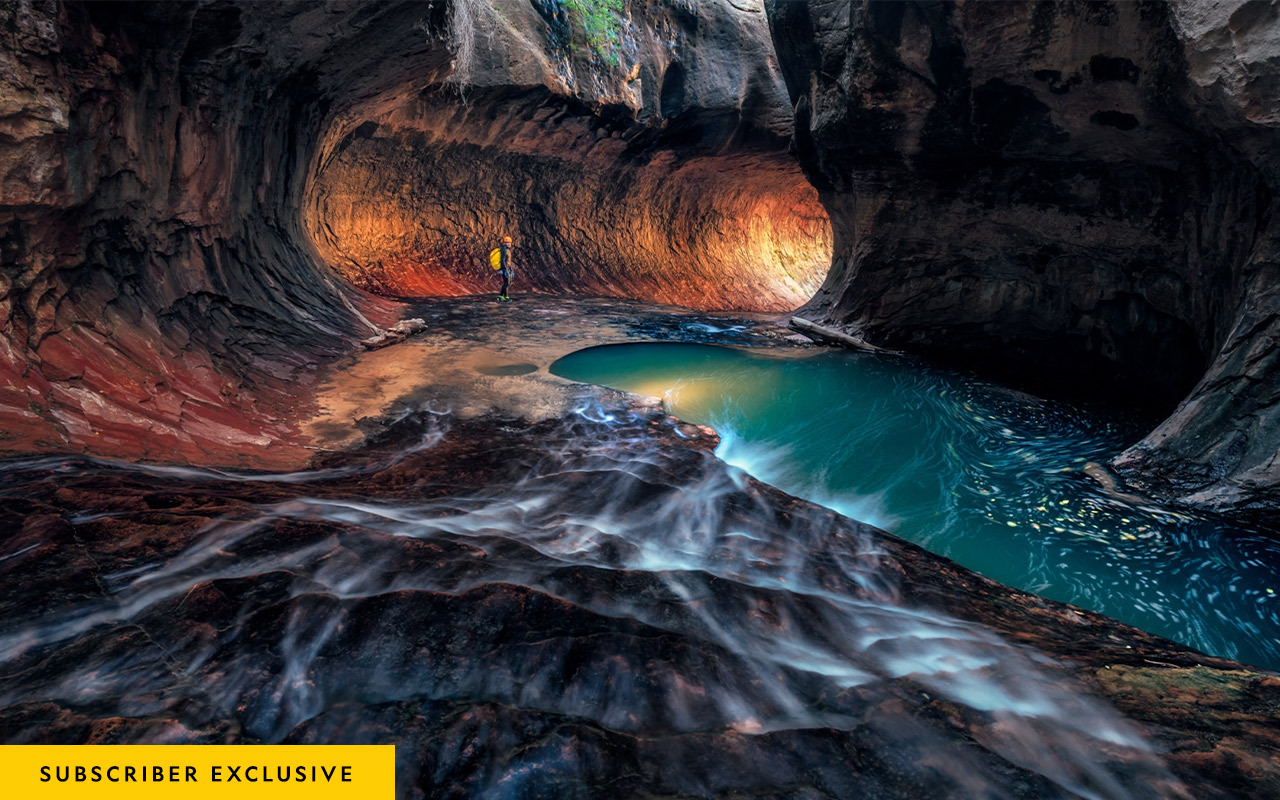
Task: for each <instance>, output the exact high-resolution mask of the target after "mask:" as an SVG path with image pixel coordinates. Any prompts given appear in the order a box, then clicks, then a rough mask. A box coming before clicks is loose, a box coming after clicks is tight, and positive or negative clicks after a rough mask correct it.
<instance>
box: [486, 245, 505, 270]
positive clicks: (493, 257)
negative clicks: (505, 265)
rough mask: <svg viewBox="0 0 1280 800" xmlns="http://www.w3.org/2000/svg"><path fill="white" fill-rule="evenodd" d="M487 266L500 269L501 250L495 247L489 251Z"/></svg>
mask: <svg viewBox="0 0 1280 800" xmlns="http://www.w3.org/2000/svg"><path fill="white" fill-rule="evenodd" d="M489 266H491V267H493V268H494V269H502V248H501V247H495V248H493V249H492V250H490V251H489Z"/></svg>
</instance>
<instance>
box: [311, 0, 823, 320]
mask: <svg viewBox="0 0 1280 800" xmlns="http://www.w3.org/2000/svg"><path fill="white" fill-rule="evenodd" d="M590 5H592V4H579V6H581V7H587V6H590ZM596 5H602V6H604V7H606V10H607V7H608V5H609V4H607V3H603V4H596ZM617 6H618V10H622V9H623V6H622V4H621V3H619V4H617ZM455 8H456V14H455V16H457V17H461V16H463V15H464V13H467V12H465V9H468V8H470V12H469V14H470V16H468V17H466V21H465V23H464V22H462V21H461V20H454V25H455V28H457V29H455V30H454V31H453V36H454V37H459V36H462V35H464V33H465V35H468V36H470V37H471V38H472V39H474V42H473V43H472V44H471V45H470V46H469V47H456V48H455V49H457V50H459V51H469V52H470V53H471V54H472V55H471V62H470V63H466V64H459V65H456V69H457V72H458V73H461V74H463V75H465V77H466V80H467V84H466V85H465V86H459V85H458V84H457V83H456V80H457V78H456V76H452V77H451V79H450V81H449V82H447V83H446V84H444V85H440V86H434V87H431V88H429V89H427V90H425V91H421V92H415V93H410V94H405V95H403V96H384V97H379V98H374V99H372V100H371V101H370V102H369V103H368V104H366V105H365V106H362V107H358V108H355V109H352V111H351V112H349V113H347V114H346V115H345V116H344V117H343V118H342V120H340V122H339V123H338V124H335V125H334V126H333V128H332V130H331V133H330V136H329V137H327V139H326V143H325V145H324V156H323V157H322V159H321V161H320V164H319V167H318V172H317V177H316V180H315V182H314V184H313V186H312V187H311V189H310V190H309V191H308V195H307V199H308V202H307V204H306V206H305V215H304V216H305V220H306V224H307V228H308V230H309V231H310V233H311V237H312V240H313V242H314V243H315V246H316V248H317V251H318V252H319V253H320V254H321V255H322V256H323V257H324V258H325V260H326V261H327V262H328V263H329V264H331V265H332V266H333V267H334V269H336V270H338V271H339V272H341V273H342V274H344V275H345V276H347V277H348V278H349V279H350V280H351V281H352V282H354V283H355V284H356V285H358V286H361V287H362V288H365V289H369V290H371V291H374V292H378V293H381V294H387V295H392V296H405V295H408V296H423V295H440V294H444V295H452V294H471V293H476V292H490V291H493V290H494V289H495V288H496V286H497V283H496V281H495V278H494V276H493V273H492V270H491V269H490V268H489V265H488V263H487V257H486V256H487V254H488V251H489V249H490V248H491V247H493V246H495V244H496V241H497V240H498V238H499V237H501V236H502V235H504V234H510V235H512V236H513V237H514V238H515V240H516V251H515V256H516V263H517V265H518V266H519V267H520V270H519V275H518V279H517V280H518V286H519V290H520V291H529V290H533V291H540V292H551V293H570V294H575V295H582V294H591V295H606V296H615V297H634V298H643V299H647V300H655V301H658V302H664V303H671V304H676V305H682V306H691V307H695V308H702V309H753V310H774V311H786V310H790V309H793V308H795V307H797V306H798V305H800V304H801V303H803V302H804V301H805V300H807V299H808V298H809V297H810V296H812V294H813V292H814V291H815V290H816V289H817V287H818V285H819V284H820V282H821V280H822V276H823V275H824V274H825V272H826V269H827V267H828V266H829V264H830V258H831V241H830V228H829V225H828V223H827V220H826V213H825V211H824V210H823V208H822V206H821V205H820V204H819V202H818V197H817V193H816V191H814V189H813V188H812V186H810V184H809V182H808V181H807V180H806V179H805V176H804V174H803V173H802V172H801V170H800V169H799V167H798V165H797V164H796V162H795V159H794V158H793V157H791V155H790V154H789V153H788V152H787V142H788V139H789V138H790V135H791V115H790V110H789V103H788V100H787V96H786V90H785V87H784V86H783V84H782V81H781V78H780V76H779V74H778V71H777V66H776V63H775V60H774V57H773V53H772V44H771V42H770V39H769V31H768V27H767V24H766V19H765V15H764V13H763V10H762V7H761V6H760V4H759V3H739V4H737V5H735V4H731V3H727V2H722V3H706V4H701V5H699V6H697V7H696V8H695V7H693V6H692V5H690V4H684V3H631V4H629V5H628V6H627V7H626V8H627V9H629V13H628V14H626V15H625V16H622V17H619V18H616V19H611V20H610V22H609V23H608V25H605V26H604V27H603V29H602V30H601V31H600V32H597V34H596V36H597V37H598V41H596V42H595V44H593V42H592V41H591V40H590V39H589V38H588V34H589V33H590V32H591V28H590V26H589V25H588V24H586V23H585V21H584V20H583V19H582V18H581V13H582V12H581V11H579V10H578V7H575V6H570V5H565V4H559V3H549V2H543V3H514V2H513V3H495V4H493V5H492V6H490V5H489V4H487V3H478V4H466V3H461V4H459V5H458V6H456V7H455ZM464 24H465V25H466V26H469V27H467V28H466V29H465V31H464V30H463V29H461V27H460V26H462V25H464Z"/></svg>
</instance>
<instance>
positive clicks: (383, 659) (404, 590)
mask: <svg viewBox="0 0 1280 800" xmlns="http://www.w3.org/2000/svg"><path fill="white" fill-rule="evenodd" d="M690 435H693V436H695V437H696V435H697V434H696V432H692V431H690V430H688V429H687V426H682V425H677V424H675V423H674V422H673V421H672V420H670V418H667V417H665V416H663V415H662V414H660V413H656V412H652V411H637V410H628V409H622V410H614V409H611V408H609V407H607V406H603V405H599V404H598V403H595V402H584V404H583V405H582V406H581V407H580V408H579V409H578V410H577V411H576V412H575V413H573V414H571V415H569V416H568V417H566V418H564V419H562V420H560V421H556V422H553V423H546V424H543V425H542V426H537V425H535V426H529V425H526V424H520V423H506V422H502V421H497V420H482V421H472V422H459V421H455V420H452V419H451V418H450V417H449V416H448V415H441V414H432V413H422V414H416V415H412V416H410V417H408V418H406V419H405V420H404V421H402V424H401V425H400V426H399V427H397V428H396V429H395V436H393V437H390V438H389V439H388V440H387V441H384V442H383V444H382V445H381V446H379V447H374V448H372V449H371V450H370V451H368V452H365V453H363V454H361V455H359V456H356V457H348V458H349V459H350V460H349V461H348V462H347V463H344V464H329V465H325V466H324V467H322V468H320V469H318V470H316V471H313V472H308V473H291V474H274V475H271V474H264V475H249V474H238V473H229V472H225V471H213V470H199V469H193V468H166V467H156V466H134V465H127V464H123V463H109V462H100V461H89V460H83V459H71V458H67V459H38V460H24V461H16V462H10V463H9V464H7V465H6V466H5V469H4V473H3V476H2V477H0V496H4V497H6V498H17V497H23V498H28V499H27V500H26V501H25V502H27V503H30V504H33V505H40V506H41V508H33V509H32V510H31V513H30V516H31V517H32V518H34V519H36V520H43V521H44V522H43V523H40V524H34V525H33V526H30V530H29V532H28V534H27V536H26V538H23V539H21V540H20V541H19V542H18V543H17V544H19V545H21V548H20V549H17V550H15V551H14V552H9V553H5V554H3V557H4V559H5V560H4V561H0V568H4V570H5V571H6V572H7V573H8V574H9V575H13V574H14V571H15V570H27V571H41V570H50V571H52V572H51V573H50V574H52V575H57V576H59V577H60V579H59V580H57V581H52V582H50V583H49V584H48V585H44V586H43V588H42V590H41V591H39V592H33V593H30V594H24V596H23V597H12V598H9V599H8V600H7V601H6V602H5V605H4V611H5V613H4V615H3V619H4V622H3V623H2V626H0V630H2V632H0V653H3V656H2V657H0V672H2V673H3V674H2V678H3V680H0V686H3V697H0V706H4V707H5V708H4V709H3V711H0V720H3V727H4V730H5V731H6V736H7V738H8V739H9V740H10V741H24V740H26V739H27V737H30V736H36V735H39V736H43V737H49V736H53V737H54V738H56V735H57V734H56V730H58V729H57V727H56V726H54V731H55V732H54V733H50V727H49V726H50V723H49V720H48V719H45V718H43V717H42V718H41V719H39V720H38V723H39V724H38V725H37V724H35V723H34V722H30V720H29V717H28V716H24V715H26V714H29V712H28V710H27V709H28V708H29V707H30V705H31V704H32V703H46V704H53V705H54V706H56V707H58V708H60V709H62V712H61V714H62V717H60V718H61V719H63V720H64V723H63V724H66V725H72V724H73V723H72V722H66V721H65V720H68V719H70V720H74V719H75V718H77V717H76V715H83V716H88V717H92V718H99V719H101V718H103V717H109V718H113V719H114V718H123V719H124V720H127V722H121V723H119V724H121V725H123V726H125V727H126V728H127V730H128V735H127V736H126V737H125V738H127V739H128V740H131V741H193V740H234V741H266V742H275V741H323V742H336V741H348V742H359V741H373V740H375V739H376V740H380V741H382V740H385V739H378V737H380V736H383V737H385V735H386V732H387V731H388V730H394V731H395V734H396V736H397V737H400V741H401V742H402V744H403V745H404V746H403V747H401V748H398V755H399V758H400V769H401V773H402V774H401V781H400V783H399V785H400V786H401V787H416V788H414V789H411V790H406V789H403V788H402V791H405V792H406V793H407V794H408V795H409V796H417V795H416V794H415V792H425V793H428V794H429V793H430V792H431V791H432V790H431V788H430V787H432V786H436V787H438V786H441V785H449V786H454V787H458V790H459V791H464V792H468V793H471V794H473V795H483V796H486V797H490V796H492V797H529V796H552V795H554V796H579V795H581V796H587V795H586V794H583V792H585V791H589V790H587V789H585V788H584V787H589V786H590V787H596V788H599V787H600V786H602V785H606V783H607V785H609V786H610V787H611V789H612V790H613V791H619V790H620V791H623V792H624V793H626V792H627V791H631V790H632V789H635V788H636V787H639V786H644V787H647V788H648V789H652V790H654V791H658V792H667V793H671V794H679V795H682V796H713V795H722V794H725V793H729V792H756V793H758V792H761V791H765V790H768V791H771V792H783V793H786V792H788V791H789V788H788V787H796V786H802V785H804V786H812V787H817V790H819V791H821V792H824V793H825V794H826V795H828V796H861V795H864V794H865V793H867V792H875V791H879V792H893V793H898V794H901V793H903V792H906V791H917V790H920V791H927V790H943V791H953V792H954V791H962V792H964V793H965V794H967V795H973V794H975V793H976V794H981V795H983V796H989V797H1012V796H1016V795H1017V794H1022V793H1023V791H1027V790H1029V791H1032V792H1034V793H1035V794H1036V796H1043V797H1054V796H1064V797H1065V796H1083V797H1100V798H1119V797H1170V796H1175V797H1176V796H1188V795H1187V794H1186V792H1185V790H1183V789H1182V788H1181V786H1180V784H1179V783H1178V782H1177V780H1176V779H1174V778H1173V777H1172V776H1171V775H1170V774H1169V773H1168V772H1167V771H1166V770H1165V768H1164V766H1163V764H1162V762H1161V760H1160V759H1159V758H1158V757H1157V756H1156V754H1155V753H1154V752H1153V751H1152V750H1151V748H1150V747H1149V745H1148V744H1147V743H1146V742H1145V741H1144V739H1143V737H1142V736H1141V735H1140V734H1139V732H1138V731H1137V729H1136V728H1135V727H1134V726H1132V725H1131V724H1130V723H1129V722H1128V721H1126V720H1125V719H1124V718H1123V717H1122V716H1121V715H1120V714H1119V713H1117V712H1116V711H1115V710H1114V709H1112V708H1110V707H1109V706H1108V705H1106V704H1105V703H1103V702H1101V701H1099V700H1097V699H1095V698H1093V697H1092V696H1091V695H1090V694H1088V693H1087V692H1085V691H1083V690H1082V687H1081V686H1080V685H1078V684H1077V683H1076V681H1075V679H1074V678H1073V677H1072V676H1071V675H1070V674H1068V673H1067V672H1066V671H1065V670H1064V669H1063V668H1062V667H1060V666H1058V665H1056V664H1055V663H1054V662H1053V661H1051V660H1050V659H1048V658H1046V657H1045V656H1043V655H1041V654H1039V653H1038V652H1036V651H1035V650H1034V649H1032V648H1029V647H1027V646H1025V645H1023V644H1015V643H1014V642H1012V641H1010V640H1008V639H1006V638H1005V637H1003V636H1002V635H1000V634H998V633H996V632H995V631H994V630H992V629H991V628H989V627H987V626H986V625H984V624H981V623H979V622H976V621H972V620H966V619H963V618H961V617H958V616H956V615H954V614H951V613H948V612H947V611H944V610H940V609H936V608H931V607H928V606H926V605H922V604H920V603H917V602H913V601H910V600H908V599H906V598H907V596H908V595H909V594H910V592H904V585H903V580H904V578H903V575H904V574H906V573H904V569H905V570H907V572H910V569H909V565H908V564H906V563H904V562H901V561H900V560H899V559H900V557H910V556H911V553H910V552H908V551H901V552H899V551H900V550H901V548H902V547H904V546H903V545H898V544H895V543H890V542H888V541H887V540H884V539H883V538H882V537H880V536H879V535H878V534H876V533H875V532H874V531H872V530H871V529H869V528H866V527H863V526H860V525H858V524H857V523H854V522H851V521H849V520H847V519H844V518H842V517H840V516H838V515H836V514H834V513H832V512H830V511H828V510H826V509H823V508H821V507H818V506H813V505H810V504H806V503H803V502H799V501H795V500H793V499H790V498H787V497H786V496H785V495H781V494H779V493H777V492H775V491H774V490H772V489H768V488H767V487H762V486H761V485H759V484H757V483H755V482H753V481H751V480H750V479H749V478H748V477H747V475H746V474H745V473H744V472H743V471H742V470H740V469H738V468H736V467H733V466H729V465H727V464H725V463H724V462H722V461H720V460H719V459H716V458H714V457H713V456H712V454H711V453H710V452H708V451H707V450H706V449H705V447H703V448H701V449H700V448H698V447H689V446H679V445H677V446H672V445H671V444H670V441H671V440H672V439H675V438H676V437H680V436H685V437H687V436H690ZM664 442H666V443H665V444H664ZM446 465H447V468H448V469H447V472H445V471H443V470H442V467H444V466H446ZM437 470H441V471H439V472H437ZM446 474H447V475H448V476H449V480H450V481H451V483H449V484H445V483H443V482H441V481H440V479H439V475H446ZM433 475H434V476H436V477H435V478H434V479H430V480H428V479H427V478H426V476H433ZM54 508H57V509H59V510H60V513H61V514H62V516H63V518H64V519H65V520H67V521H66V522H65V523H63V524H58V523H56V522H55V521H54V520H53V519H52V517H53V514H52V513H51V510H52V509H54ZM161 531H162V532H163V535H158V534H159V532H161ZM28 539H31V540H32V541H27V540H28ZM59 540H62V542H63V543H64V544H65V545H70V546H63V547H60V548H55V547H54V545H57V544H58V543H59ZM974 580H977V579H974ZM993 589H998V587H992V586H985V585H984V587H983V589H982V590H983V591H988V592H989V591H992V590H993ZM1000 591H1003V590H1000ZM904 708H905V709H914V710H912V711H908V712H906V713H904ZM37 716H40V715H39V714H37ZM45 716H47V714H45ZM23 720H28V723H24V722H23ZM24 724H25V725H26V726H25V727H24ZM37 732H38V733H37ZM570 734H571V737H572V742H573V744H572V746H569V745H568V743H567V742H568V740H566V739H565V738H563V737H565V736H566V735H570ZM67 735H72V734H70V733H68V734H67ZM694 753H703V754H704V755H703V756H694V755H693V754H694ZM628 776H629V777H628ZM1011 776H1016V778H1014V779H1013V783H1014V784H1016V785H1017V786H1020V787H1022V789H1019V790H1018V792H1017V793H1015V792H1014V791H1012V790H1011V789H1010V786H1011ZM628 781H632V782H633V783H634V785H632V784H631V783H628Z"/></svg>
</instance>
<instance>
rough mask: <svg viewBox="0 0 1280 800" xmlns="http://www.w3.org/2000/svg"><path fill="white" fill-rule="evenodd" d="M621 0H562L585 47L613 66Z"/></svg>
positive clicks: (621, 10) (616, 61) (616, 59)
mask: <svg viewBox="0 0 1280 800" xmlns="http://www.w3.org/2000/svg"><path fill="white" fill-rule="evenodd" d="M622 4H623V0H565V3H564V5H565V8H566V9H568V11H569V21H570V24H571V25H574V26H575V27H578V28H579V29H580V30H581V31H582V35H583V38H584V39H586V43H587V47H588V48H590V50H591V52H592V53H593V54H595V55H596V56H597V57H599V58H600V59H602V60H603V61H605V62H606V63H608V64H609V65H610V66H613V67H616V66H618V64H619V61H620V57H619V54H618V45H619V43H620V41H621V38H622V16H623V13H624V9H623V5H622Z"/></svg>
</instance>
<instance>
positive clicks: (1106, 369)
mask: <svg viewBox="0 0 1280 800" xmlns="http://www.w3.org/2000/svg"><path fill="white" fill-rule="evenodd" d="M768 11H769V14H770V22H771V25H772V30H773V34H774V40H775V43H776V46H777V52H778V55H779V59H780V63H781V67H782V70H783V74H784V76H785V77H786V80H787V86H788V89H789V91H790V93H791V96H792V99H793V101H794V103H795V116H796V134H795V142H794V146H795V151H796V153H797V155H798V156H799V158H800V160H801V163H802V164H803V165H804V168H805V171H806V173H807V174H808V175H809V177H810V178H811V180H812V181H813V182H814V184H815V186H816V187H817V188H818V190H819V193H820V195H821V197H822V202H823V204H824V205H825V206H826V208H827V210H828V211H829V212H830V216H831V223H832V227H833V232H834V233H833V235H834V250H835V255H834V263H833V267H832V270H831V272H830V274H829V275H828V276H827V279H826V282H825V284H824V286H823V287H822V290H821V291H820V292H819V293H818V295H817V296H815V297H814V299H813V300H812V301H811V302H810V303H809V304H808V306H807V307H806V309H805V311H806V312H807V313H808V314H811V315H813V316H814V317H815V318H817V319H818V320H819V321H823V322H827V323H830V324H835V325H840V326H844V327H846V328H847V329H850V330H853V331H855V332H857V333H859V334H860V335H863V336H865V337H867V338H868V339H870V340H871V341H873V342H877V343H881V344H888V345H892V346H910V347H912V348H915V349H917V350H921V351H925V352H929V353H932V354H934V355H935V356H938V357H941V358H943V359H946V360H949V361H953V362H956V361H958V362H962V363H965V364H968V365H972V366H977V367H979V368H981V369H983V370H985V371H989V372H995V373H997V374H1004V375H1006V376H1011V377H1014V378H1017V379H1020V380H1030V381H1032V382H1034V383H1037V384H1039V385H1042V386H1043V385H1047V386H1050V387H1052V388H1053V389H1054V390H1057V391H1061V390H1068V391H1076V392H1079V391H1081V390H1082V389H1089V390H1092V391H1093V392H1094V393H1095V394H1097V395H1101V396H1103V397H1106V398H1109V399H1120V400H1122V401H1125V402H1130V403H1140V404H1143V405H1146V406H1148V407H1151V408H1154V409H1157V410H1161V411H1164V412H1166V413H1167V412H1168V410H1169V409H1171V408H1173V407H1174V406H1175V405H1177V406H1178V408H1177V411H1176V412H1175V413H1174V414H1173V416H1172V417H1170V418H1169V420H1168V421H1166V422H1165V423H1164V424H1163V425H1161V426H1160V427H1159V428H1158V429H1157V430H1156V431H1155V432H1153V433H1152V434H1151V435H1150V436H1149V437H1148V438H1147V439H1146V440H1144V441H1143V442H1142V443H1141V444H1139V445H1137V446H1136V447H1134V448H1133V449H1131V450H1130V451H1128V452H1127V453H1126V454H1125V455H1124V456H1123V457H1122V458H1121V459H1119V461H1118V466H1120V467H1121V468H1122V470H1123V471H1124V474H1125V475H1126V476H1127V477H1128V478H1129V479H1130V480H1131V481H1132V482H1134V483H1135V484H1138V485H1139V486H1141V487H1143V488H1144V489H1146V490H1148V491H1151V492H1155V493H1158V494H1161V495H1164V496H1171V497H1176V498H1179V499H1181V500H1183V501H1185V502H1192V503H1197V504H1200V505H1206V506H1209V507H1212V508H1217V509H1235V510H1248V509H1266V508H1274V507H1275V504H1276V502H1277V500H1280V493H1278V486H1280V465H1278V464H1277V463H1276V460H1275V455H1276V452H1277V450H1278V449H1280V419H1277V418H1276V416H1275V415H1276V413H1277V412H1276V410H1275V409H1276V408H1277V405H1276V403H1275V400H1276V399H1277V391H1278V390H1280V373H1277V370H1276V366H1275V358H1276V351H1275V347H1274V344H1273V342H1274V336H1275V333H1276V326H1277V324H1280V323H1277V319H1280V317H1277V314H1276V312H1277V310H1278V309H1280V306H1277V302H1278V300H1277V298H1278V297H1280V294H1277V292H1276V289H1275V287H1276V286H1277V282H1276V276H1275V274H1274V272H1275V269H1276V263H1277V258H1278V257H1280V239H1277V230H1276V228H1275V222H1274V220H1275V219H1277V215H1276V214H1275V213H1274V212H1275V210H1276V209H1275V205H1274V201H1273V195H1274V194H1275V189H1276V187H1277V186H1280V183H1278V181H1277V177H1278V176H1277V173H1276V167H1275V165H1276V164H1277V163H1280V162H1278V161H1277V158H1276V156H1277V154H1280V135H1278V134H1280V132H1278V131H1277V125H1280V115H1278V114H1277V109H1278V108H1280V106H1277V102H1280V101H1277V94H1276V93H1275V91H1274V87H1275V85H1276V82H1277V80H1280V72H1277V67H1276V62H1275V57H1274V53H1275V52H1276V51H1275V42H1276V41H1277V37H1278V36H1280V19H1278V18H1277V15H1276V11H1275V9H1274V7H1273V6H1271V5H1268V4H1264V3H1247V4H1242V3H1208V2H1196V1H1195V0H1187V1H1186V2H1180V3H1173V4H1160V3H1075V2H1061V3H1056V2H1046V3H1034V4H1033V3H927V4H926V3H879V2H854V3H845V2H834V1H828V0H812V2H782V1H779V2H771V3H769V4H768ZM852 131H857V135H852V134H851V132H852Z"/></svg>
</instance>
